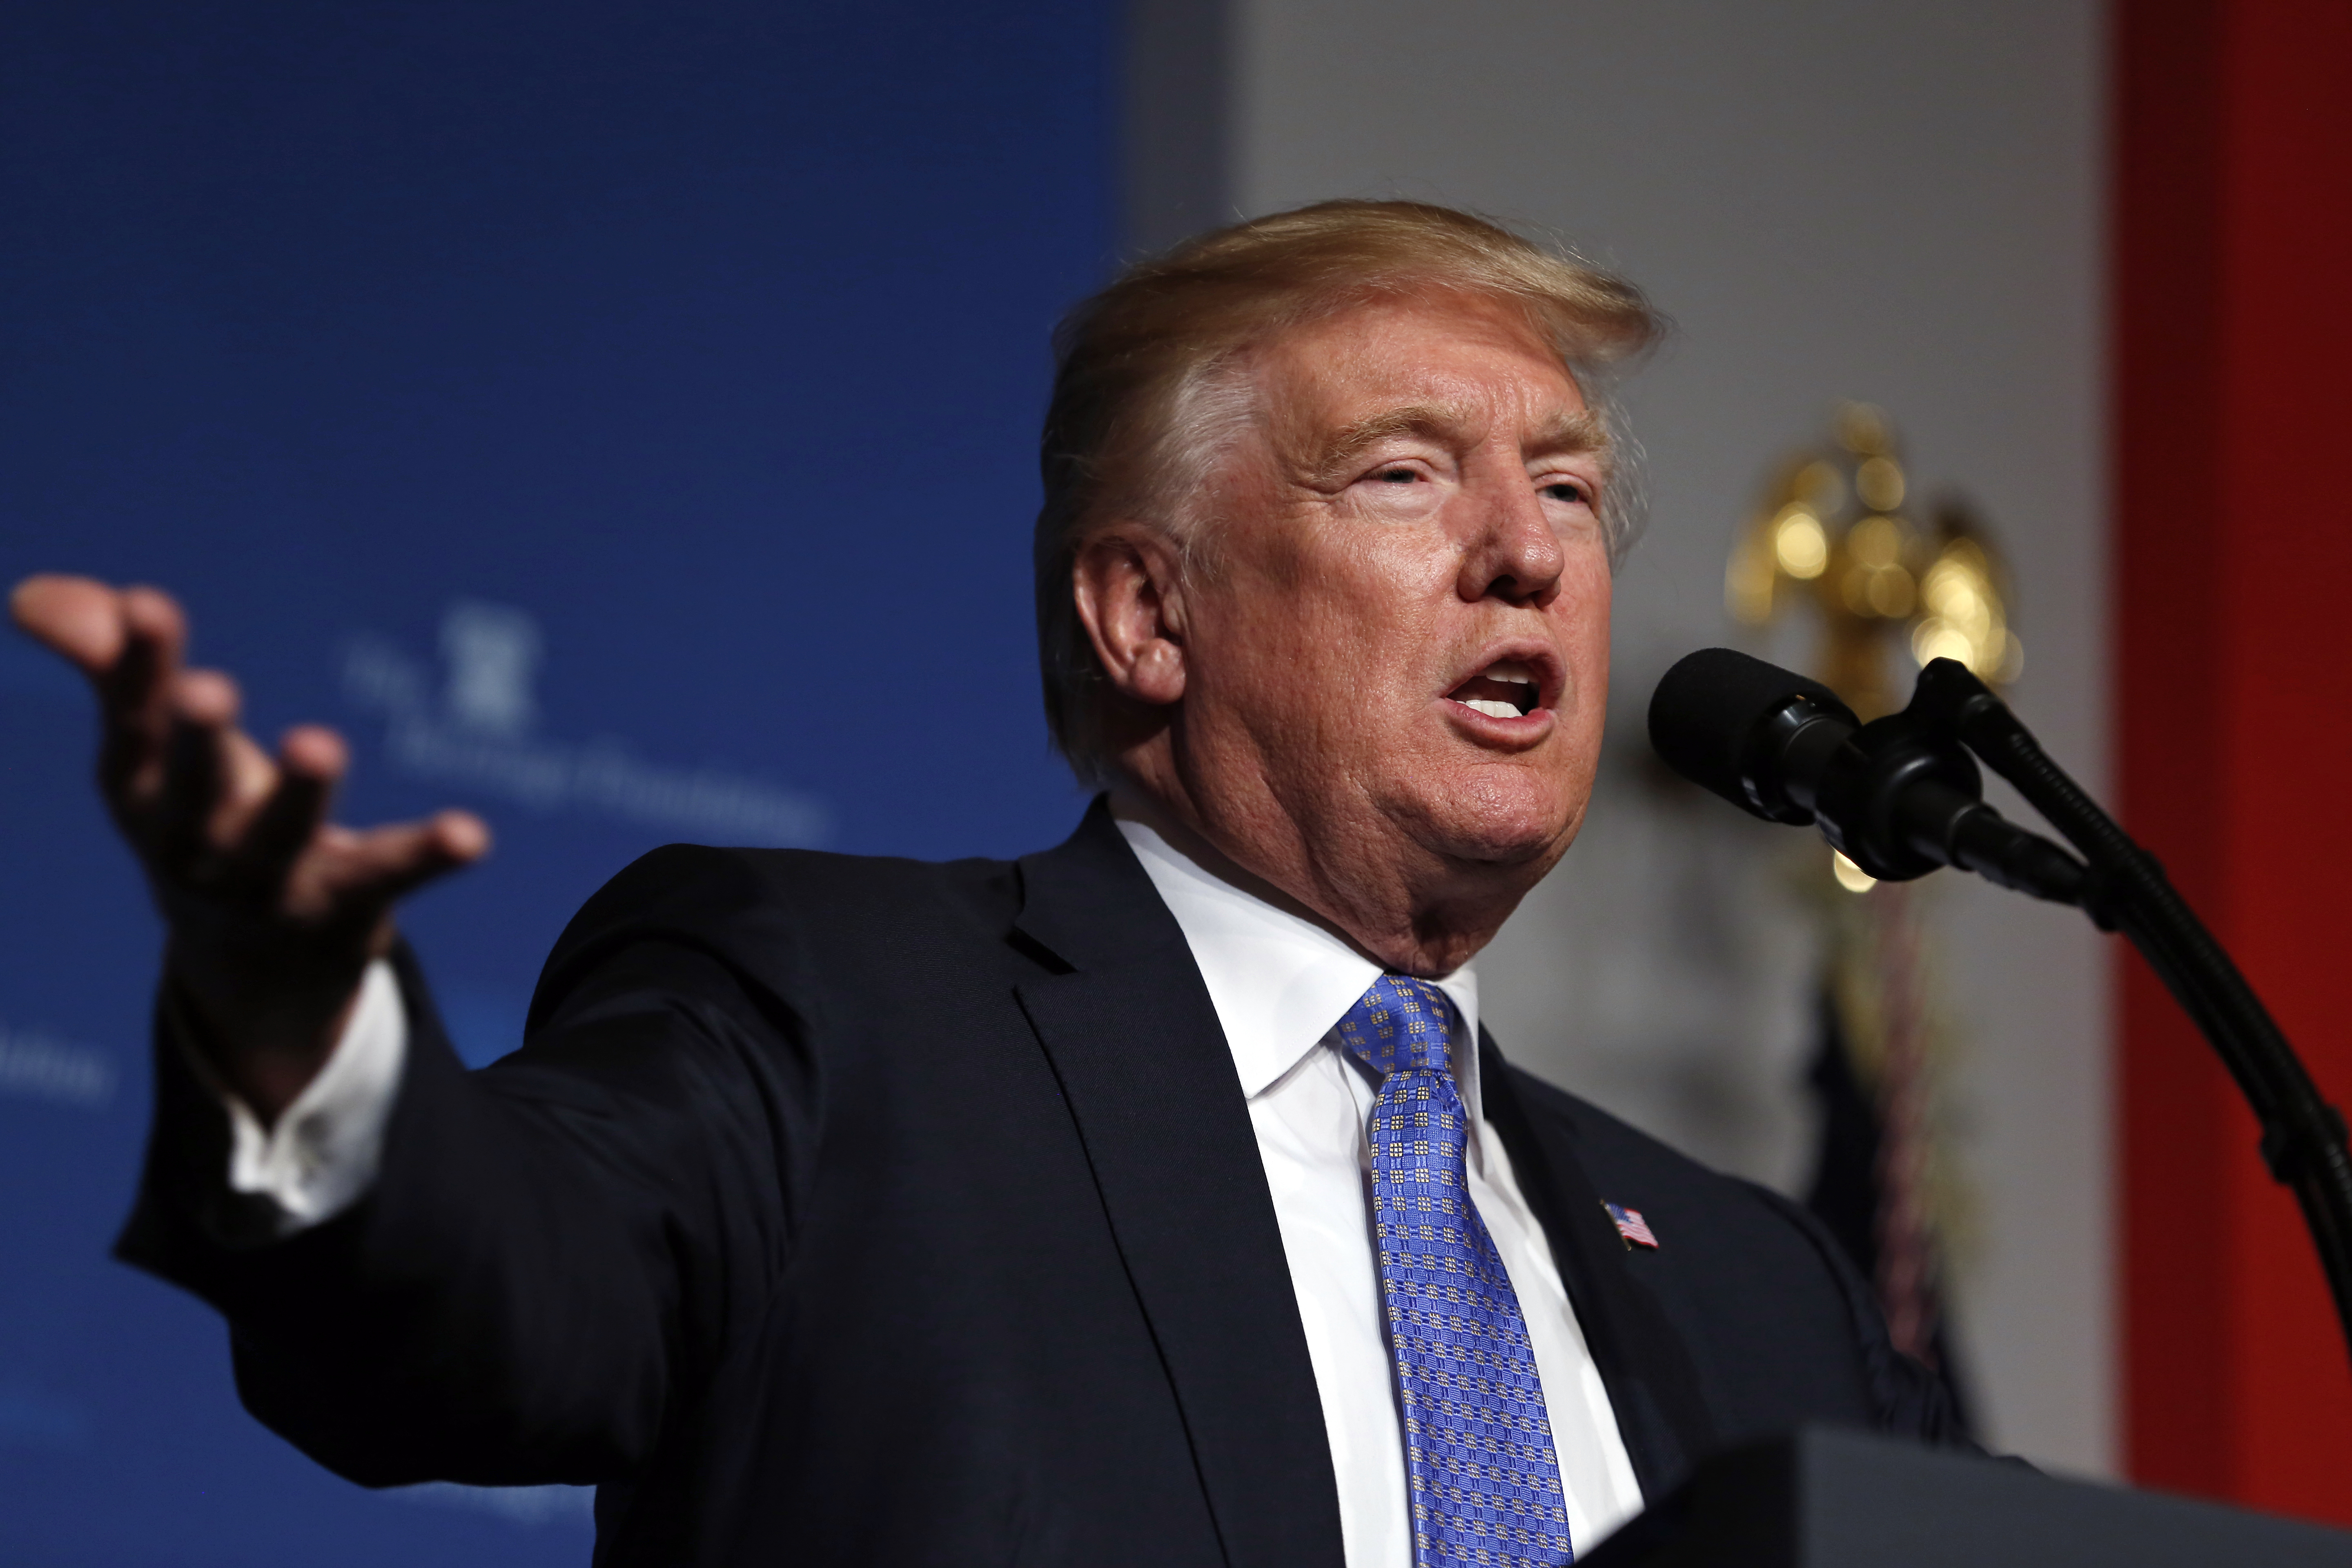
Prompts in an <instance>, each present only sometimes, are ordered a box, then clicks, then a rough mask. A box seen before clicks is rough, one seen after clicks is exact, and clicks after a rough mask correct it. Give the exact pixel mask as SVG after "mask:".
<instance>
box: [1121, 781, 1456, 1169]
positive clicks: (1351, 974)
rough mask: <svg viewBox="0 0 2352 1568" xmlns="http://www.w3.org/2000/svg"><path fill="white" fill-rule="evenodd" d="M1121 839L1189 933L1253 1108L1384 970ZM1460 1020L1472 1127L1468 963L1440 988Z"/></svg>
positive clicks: (1195, 865) (1179, 857) (1132, 832)
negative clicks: (1259, 1098)
mask: <svg viewBox="0 0 2352 1568" xmlns="http://www.w3.org/2000/svg"><path fill="white" fill-rule="evenodd" d="M1118 831H1119V835H1120V837H1124V838H1125V839H1126V840H1127V844H1128V847H1129V848H1130V849H1132V850H1133V851H1134V852H1135V858H1136V859H1137V860H1139V861H1140V862H1141V863H1142V866H1143V870H1144V874H1145V875H1146V876H1148V877H1150V879H1151V885H1152V886H1153V887H1154V888H1156V889H1159V891H1160V900H1161V901H1162V902H1164V903H1165V904H1167V906H1168V912H1169V913H1171V914H1172V915H1174V916H1175V917H1176V924H1177V925H1178V926H1179V927H1180V928H1181V929H1182V931H1183V932H1184V941H1185V944H1186V945H1187V946H1189V947H1190V948H1191V949H1192V962H1193V963H1196V964H1198V965H1200V969H1201V979H1202V984H1205V985H1206V986H1207V987H1208V991H1209V1001H1210V1003H1211V1005H1213V1006H1214V1007H1215V1008H1216V1010H1217V1021H1218V1022H1219V1023H1220V1024H1222V1025H1223V1026H1224V1031H1225V1044H1226V1045H1227V1047H1230V1048H1231V1050H1232V1051H1233V1054H1234V1070H1235V1071H1236V1072H1238V1073H1239V1074H1240V1076H1241V1083H1242V1092H1243V1093H1244V1094H1245V1095H1248V1096H1250V1097H1251V1098H1253V1099H1255V1098H1256V1097H1257V1096H1258V1095H1259V1094H1261V1093H1263V1092H1265V1090H1266V1089H1270V1088H1272V1087H1273V1086H1274V1085H1275V1084H1276V1083H1278V1082H1280V1081H1281V1080H1282V1079H1284V1078H1285V1077H1286V1076H1287V1075H1288V1074H1289V1073H1290V1071H1291V1070H1292V1069H1293V1068H1296V1067H1297V1066H1298V1064H1299V1063H1300V1062H1301V1061H1303V1060H1304V1059H1306V1058H1307V1055H1308V1053H1310V1052H1312V1051H1313V1050H1314V1049H1315V1048H1316V1047H1318V1046H1319V1045H1321V1044H1322V1043H1323V1039H1324V1037H1325V1036H1327V1035H1328V1034H1329V1033H1330V1032H1331V1031H1332V1030H1333V1029H1334V1028H1335V1027H1337V1026H1338V1025H1339V1020H1340V1019H1341V1018H1343V1017H1345V1016H1347V1013H1348V1009H1349V1008H1350V1007H1352V1006H1354V1005H1356V1003H1357V1001H1358V1000H1359V999H1360V997H1361V996H1362V995H1363V994H1364V993H1365V992H1367V991H1369V990H1370V989H1371V986H1372V982H1373V981H1375V980H1377V979H1379V978H1380V977H1381V973H1382V972H1381V966H1380V965H1379V964H1377V963H1373V962H1372V961H1371V960H1370V959H1369V958H1366V957H1365V956H1364V955H1363V954H1362V953H1360V952H1357V951H1356V950H1355V949H1354V948H1352V947H1350V946H1349V945H1348V944H1347V943H1346V942H1343V941H1341V940H1340V939H1339V937H1338V936H1335V935H1334V934H1332V933H1331V932H1330V931H1326V930H1325V929H1324V928H1323V927H1321V926H1319V925H1318V924H1316V923H1315V922H1314V921H1310V920H1307V919H1305V918H1303V917H1301V916H1299V915H1296V914H1293V913H1292V912H1290V911H1289V910H1284V909H1277V908H1276V907H1275V906H1274V905H1273V904H1270V903H1268V902H1266V900H1264V899H1261V898H1259V897H1258V896H1257V895H1255V893H1252V892H1250V891H1248V890H1247V889H1243V888H1239V887H1236V886H1234V884H1233V883H1231V882H1229V881H1227V880H1225V879H1223V877H1221V876H1218V875H1217V874H1216V873H1215V872H1214V871H1212V870H1211V869H1209V868H1207V867H1205V866H1202V864H1201V863H1200V862H1199V861H1197V860H1194V859H1193V858H1192V857H1191V856H1189V855H1187V854H1185V853H1184V852H1183V851H1182V850H1181V849H1179V848H1177V847H1176V846H1175V845H1173V844H1171V843H1170V842H1169V841H1168V840H1167V839H1166V838H1164V837H1161V836H1160V834H1159V832H1158V831H1156V830H1155V829H1154V828H1152V827H1151V826H1149V825H1148V824H1145V823H1141V822H1137V821H1133V820H1131V819H1129V818H1127V817H1124V816H1122V817H1119V818H1118ZM1436 985H1437V987H1438V989H1439V990H1441V991H1443V992H1444V993H1445V994H1446V996H1447V997H1448V998H1450V999H1451V1000H1452V1002H1453V1003H1454V1008H1455V1009H1456V1010H1457V1011H1458V1012H1459V1013H1460V1015H1461V1025H1460V1028H1461V1033H1460V1035H1459V1036H1458V1037H1456V1038H1455V1040H1454V1079H1455V1082H1456V1084H1457V1085H1458V1086H1459V1088H1460V1089H1461V1091H1462V1099H1463V1101H1464V1104H1465V1109H1467V1110H1469V1112H1470V1115H1471V1118H1472V1123H1473V1125H1475V1124H1476V1121H1477V1119H1478V1117H1479V1116H1480V1114H1481V1112H1480V1108H1479V1096H1478V1052H1477V1047H1476V1041H1477V1038H1478V976H1477V974H1476V973H1475V971H1473V970H1472V969H1471V967H1470V966H1469V965H1468V964H1466V963H1465V964H1464V965H1463V966H1462V967H1461V968H1459V969H1457V970H1455V971H1454V973H1451V974H1448V975H1446V976H1444V978H1442V979H1440V980H1438V981H1437V982H1436Z"/></svg>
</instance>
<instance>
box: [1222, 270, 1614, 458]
mask: <svg viewBox="0 0 2352 1568" xmlns="http://www.w3.org/2000/svg"><path fill="white" fill-rule="evenodd" d="M1260 363H1261V365H1262V377H1263V380H1262V383H1261V384H1262V385H1264V386H1265V389H1266V391H1267V392H1269V393H1271V394H1272V395H1273V401H1274V405H1275V407H1276V410H1278V411H1279V412H1278V416H1277V421H1276V422H1277V423H1278V424H1289V425H1304V426H1309V427H1312V428H1318V429H1321V430H1330V429H1333V428H1337V427H1342V426H1351V425H1355V424H1357V423H1360V421H1362V420H1363V419H1365V418H1367V417H1371V416H1378V415H1380V414H1381V413H1384V412H1387V411H1390V410H1391V409H1400V408H1406V407H1412V408H1420V409H1426V410H1431V411H1433V412H1442V413H1445V414H1449V415H1451V416H1455V417H1457V418H1459V419H1461V420H1464V421H1466V422H1470V423H1475V424H1481V425H1488V424H1492V423H1494V422H1495V421H1496V420H1503V421H1507V422H1509V423H1512V424H1516V425H1521V426H1550V425H1554V424H1559V423H1561V422H1563V421H1577V422H1580V421H1581V418H1582V416H1584V415H1585V412H1586V410H1585V404H1584V398H1583V396H1582V395H1581V394H1580V392H1579V390H1578V388H1577V385H1576V383H1575V381H1574V380H1573V379H1572V378H1571V377H1570V374H1569V373H1568V368H1567V367H1566V366H1565V365H1564V364H1562V363H1560V358H1559V353H1558V352H1557V351H1556V350H1555V349H1554V348H1553V346H1552V345H1551V343H1550V342H1548V341H1547V340H1546V338H1545V337H1544V335H1543V334H1542V333H1541V331H1539V330H1538V328H1537V327H1536V325H1535V324H1534V322H1532V321H1530V320H1529V319H1528V315H1527V313H1526V312H1525V311H1523V310H1518V309H1516V308H1515V307H1513V306H1511V305H1509V304H1507V303H1505V302H1503V301H1500V300H1488V299H1484V298H1480V297H1476V296H1469V295H1460V294H1435V295H1433V296H1430V297H1424V298H1418V299H1409V300H1376V301H1371V302H1369V303H1366V304H1361V305H1355V306H1350V307H1349V308H1348V309H1346V310H1340V311H1338V312H1336V313H1334V314H1332V315H1329V316H1325V317H1322V318H1319V319H1318V320H1316V321H1309V322H1307V323H1305V324H1303V325H1300V326H1297V327H1294V328H1292V329H1290V330H1289V331H1286V332H1284V333H1282V334H1280V335H1279V336H1277V337H1276V338H1275V339H1274V340H1272V341H1271V342H1268V343H1267V344H1266V345H1265V349H1264V350H1263V351H1262V352H1261V360H1260ZM1298 433H1299V434H1302V435H1303V434H1307V431H1306V430H1301V431H1299V432H1298Z"/></svg>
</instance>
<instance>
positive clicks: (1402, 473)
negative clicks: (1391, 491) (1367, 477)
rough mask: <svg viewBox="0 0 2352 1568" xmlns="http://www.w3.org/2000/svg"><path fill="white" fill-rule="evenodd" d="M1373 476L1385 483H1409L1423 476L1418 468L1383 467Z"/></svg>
mask: <svg viewBox="0 0 2352 1568" xmlns="http://www.w3.org/2000/svg"><path fill="white" fill-rule="evenodd" d="M1372 478H1374V479H1378V480H1380V481H1381V483H1382V484H1384V485H1409V484H1411V483H1412V482H1413V481H1414V480H1415V479H1419V478H1421V472H1420V470H1419V469H1417V468H1382V469H1381V470H1380V472H1378V473H1376V474H1374V475H1373V476H1372Z"/></svg>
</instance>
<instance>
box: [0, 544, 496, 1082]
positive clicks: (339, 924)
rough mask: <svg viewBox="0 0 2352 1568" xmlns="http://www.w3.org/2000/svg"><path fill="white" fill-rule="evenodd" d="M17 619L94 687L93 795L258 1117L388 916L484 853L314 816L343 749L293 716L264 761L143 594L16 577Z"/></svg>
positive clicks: (216, 682)
mask: <svg viewBox="0 0 2352 1568" xmlns="http://www.w3.org/2000/svg"><path fill="white" fill-rule="evenodd" d="M8 607H9V610H10V612H11V613H12V614H13V615H14V616H15V617H16V624H17V625H18V626H22V627H23V628H24V629H25V630H26V631H27V632H29V633H30V634H31V635H32V636H33V637H36V638H37V639H38V640H39V641H41V642H43V643H45V644H47V646H48V647H51V648H53V649H55V650H56V651H57V652H58V653H59V654H61V655H63V656H64V657H65V658H67V659H68V660H70V661H71V662H72V663H73V664H74V665H75V666H76V667H77V668H79V669H80V670H81V672H82V673H83V674H84V675H86V676H88V677H89V681H90V684H91V686H92V687H93V688H95V689H96V691H97V693H98V701H99V713H100V735H101V738H100V746H99V762H98V784H99V789H100V793H101V794H103V795H105V797H106V802H107V805H108V807H109V808H110V810H111V811H112V813H113V815H114V820H115V823H116V825H117V826H119V827H121V830H122V836H123V837H125V838H126V839H128V840H130V843H131V848H132V850H133V851H135V852H136V853H137V855H138V856H139V858H140V861H141V863H142V865H143V866H144V867H145V868H146V871H147V879H148V882H149V884H150V885H151V886H152V888H153V889H154V893H155V900H156V903H157V905H158V906H159V907H160V908H161V909H162V910H163V918H164V921H165V923H166V924H167V925H168V926H169V927H170V930H171V945H170V949H169V956H168V958H167V960H166V966H167V976H168V982H169V983H170V984H173V985H174V986H176V987H177V988H178V989H179V991H180V994H181V995H182V996H183V998H184V1001H185V1002H186V1004H187V1005H189V1006H190V1007H191V1008H192V1009H193V1011H194V1015H195V1020H194V1021H195V1023H196V1025H197V1032H198V1033H199V1034H200V1035H201V1036H202V1037H203V1039H202V1041H201V1044H202V1046H203V1048H204V1049H205V1053H206V1055H207V1056H208V1058H210V1059H211V1060H212V1061H213V1063H214V1064H215V1068H217V1069H218V1070H219V1072H220V1073H221V1075H222V1077H223V1078H224V1079H226V1080H227V1082H228V1085H229V1087H230V1088H231V1089H234V1090H235V1091H236V1093H237V1094H238V1096H239V1097H240V1098H241V1099H243V1100H246V1101H247V1103H248V1104H250V1105H251V1106H252V1107H253V1108H254V1110H255V1111H256V1112H257V1114H258V1115H259V1116H260V1117H261V1118H262V1119H263V1121H269V1120H271V1119H273V1118H275V1117H276V1115H277V1114H278V1112H279V1111H280V1110H284V1109H285V1108H286V1106H287V1105H289V1104H290V1103H291V1102H292V1101H293V1100H294V1098H295V1096H296V1095H298V1094H299V1093H300V1092H301V1090H302V1086H303V1085H304V1084H306V1083H308V1082H309V1081H310V1079H311V1077H312V1076H313V1075H314V1074H315V1073H316V1072H317V1071H318V1069H319V1068H320V1066H322V1065H323V1064H324V1062H325V1060H326V1058H327V1056H328V1054H329V1053H330V1052H331V1051H332V1049H333V1047H334V1043H335V1040H336V1038H337V1037H338V1036H339V1035H340V1034H341V1029H342V1026H343V1022H344V1020H345V1019H346V1018H347V1017H348V1016H349V1015H350V1011H351V1007H352V1002H353V1000H354V999H355V998H356V996H357V994H358V990H359V982H360V979H361V976H362V973H364V972H365V970H366V967H367V963H368V961H369V960H370V959H372V958H374V957H378V956H380V955H382V954H383V952H386V951H388V950H389V948H390V946H391V943H392V907H393V904H394V901H395V900H398V899H399V898H400V897H401V896H402V895H403V894H405V893H407V892H408V891H410V890H411V889H415V888H416V887H418V886H419V885H421V884H423V883H425V882H427V881H430V880H431V879H434V878H435V877H437V876H439V875H441V874H442V873H443V872H445V871H448V870H452V869H454V868H457V867H459V866H463V865H466V864H467V863H468V862H469V861H472V860H475V859H478V858H480V857H481V855H482V854H483V853H484V852H485V851H486V850H488V847H489V841H490V836H489V829H488V827H486V826H483V824H482V822H481V820H480V818H478V817H476V816H472V815H470V814H468V813H466V812H462V811H445V812H442V813H440V814H439V815H437V816H433V817H430V818H428V819H426V820H425V821H422V822H412V823H400V824H394V825H391V826H382V827H372V828H366V829H353V828H349V827H343V826H338V825H336V824H335V823H332V822H331V821H329V820H328V818H327V811H328V806H329V805H330V803H331V801H332V799H333V795H334V791H335V786H336V784H338V783H339V782H340V781H341V778H342V776H343V771H344V769H345V768H346V766H347V765H348V764H349V762H350V752H349V750H348V748H347V747H346V746H345V745H344V743H343V741H342V738H341V736H339V735H337V734H336V733H335V732H334V731H331V730H328V729H324V728H321V727H320V726H318V725H315V724H303V725H297V726H296V727H295V728H293V729H291V730H289V731H286V733H285V735H284V736H283V737H282V738H281V739H280V740H279V742H278V752H277V755H276V756H275V757H272V756H271V755H270V754H269V753H268V752H265V751H264V750H263V749H262V747H261V746H260V745H259V744H258V743H257V742H255V741H254V739H253V737H252V736H250V735H248V734H247V733H246V731H244V729H243V728H242V727H240V725H239V723H238V721H237V718H238V715H237V710H238V703H239V699H238V693H237V688H236V682H235V681H233V680H231V679H229V678H228V677H227V676H226V675H225V674H223V673H221V672H220V671H218V670H212V669H190V668H185V666H184V656H185V653H186V649H187V642H188V626H187V618H186V616H184V615H183V614H182V613H181V610H180V607H179V605H176V604H175V603H173V600H172V598H171V596H170V595H166V594H163V593H162V592H160V591H159V590H157V589H153V588H123V589H116V588H112V587H110V586H108V585H107V584H103V583H99V582H94V581H92V580H91V579H89V578H87V577H64V576H47V575H44V576H37V577H27V578H26V579H25V580H24V581H23V582H21V583H19V584H16V590H15V592H14V593H13V594H11V595H9V602H8Z"/></svg>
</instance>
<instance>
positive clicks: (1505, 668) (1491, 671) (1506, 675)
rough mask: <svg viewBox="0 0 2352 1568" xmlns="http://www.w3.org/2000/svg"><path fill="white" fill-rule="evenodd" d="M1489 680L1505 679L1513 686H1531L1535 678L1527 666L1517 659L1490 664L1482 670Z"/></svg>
mask: <svg viewBox="0 0 2352 1568" xmlns="http://www.w3.org/2000/svg"><path fill="white" fill-rule="evenodd" d="M1483 673H1484V674H1485V675H1486V679H1489V680H1507V681H1509V682H1510V683H1511V684H1512V685H1514V686H1533V685H1534V684H1535V683H1536V678H1535V677H1534V676H1533V675H1530V674H1529V673H1528V668H1527V666H1525V665H1523V664H1520V663H1517V661H1515V660H1514V661H1507V662H1505V663H1501V664H1495V665H1490V666H1488V667H1487V668H1486V670H1485V671H1484V672H1483Z"/></svg>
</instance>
